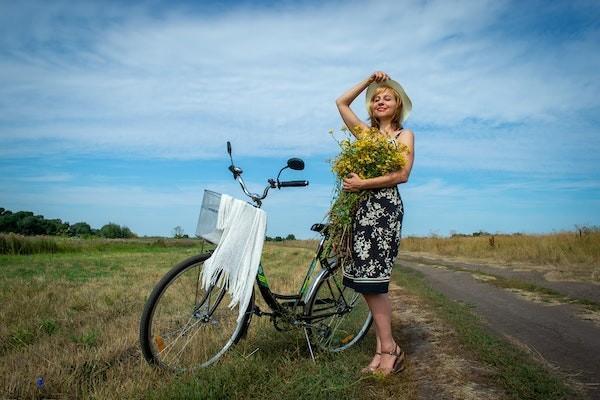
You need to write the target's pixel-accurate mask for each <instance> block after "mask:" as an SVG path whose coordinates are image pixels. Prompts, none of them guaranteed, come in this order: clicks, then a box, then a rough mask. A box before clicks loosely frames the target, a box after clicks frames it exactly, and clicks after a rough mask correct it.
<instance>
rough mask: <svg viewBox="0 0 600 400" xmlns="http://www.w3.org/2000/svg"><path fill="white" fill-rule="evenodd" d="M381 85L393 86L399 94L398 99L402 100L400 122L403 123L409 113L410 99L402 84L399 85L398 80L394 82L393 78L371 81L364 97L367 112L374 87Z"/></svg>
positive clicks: (410, 109)
mask: <svg viewBox="0 0 600 400" xmlns="http://www.w3.org/2000/svg"><path fill="white" fill-rule="evenodd" d="M381 86H389V87H391V88H393V89H394V90H396V91H397V92H398V94H399V95H400V99H401V100H402V116H401V121H400V123H404V121H406V119H407V118H408V116H409V115H410V112H411V111H412V101H411V100H410V97H408V95H407V94H406V92H405V91H404V88H403V87H402V85H400V84H399V83H398V82H396V81H395V80H393V79H388V80H385V81H381V82H373V83H371V84H370V85H369V86H368V87H367V94H366V99H365V100H366V106H367V112H369V111H370V110H371V99H372V98H373V94H374V93H375V89H377V88H378V87H381Z"/></svg>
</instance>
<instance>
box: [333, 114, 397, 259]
mask: <svg viewBox="0 0 600 400" xmlns="http://www.w3.org/2000/svg"><path fill="white" fill-rule="evenodd" d="M342 132H343V133H344V134H345V136H346V138H344V139H342V140H339V141H338V140H337V139H336V141H337V142H338V144H339V146H340V149H341V152H340V154H339V155H338V156H337V157H335V158H334V159H333V160H331V166H332V170H333V172H334V173H335V174H336V177H337V182H336V183H337V184H336V189H335V193H334V196H333V204H332V206H331V209H330V210H329V243H328V244H329V246H328V247H329V248H334V249H335V251H336V253H337V255H338V256H339V257H340V258H341V259H342V261H345V260H349V259H350V257H351V253H350V251H351V246H352V243H351V242H352V224H353V222H354V217H355V215H356V211H357V208H358V204H359V202H360V200H362V199H363V198H364V196H366V195H367V191H360V192H345V191H343V190H342V180H343V179H344V178H345V177H346V176H348V174H350V173H351V172H353V173H355V174H357V175H358V176H360V177H361V178H362V179H368V178H375V177H377V176H382V175H386V174H389V173H391V172H394V171H398V170H400V169H402V167H404V165H406V159H405V157H404V154H405V153H408V148H407V147H406V146H405V145H403V144H397V143H395V142H391V141H389V140H388V138H387V137H386V136H385V135H383V134H382V133H381V132H380V131H379V130H378V129H377V128H361V127H360V126H357V127H355V128H354V129H353V132H354V135H355V136H356V139H355V140H352V135H351V134H350V133H349V132H348V129H346V128H342ZM329 133H330V134H331V135H332V136H333V133H334V132H333V130H331V131H329ZM334 139H335V136H334Z"/></svg>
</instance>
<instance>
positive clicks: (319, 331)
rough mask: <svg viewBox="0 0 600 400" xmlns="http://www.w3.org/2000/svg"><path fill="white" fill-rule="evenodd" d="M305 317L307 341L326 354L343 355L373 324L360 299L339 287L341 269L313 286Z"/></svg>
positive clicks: (362, 299)
mask: <svg viewBox="0 0 600 400" xmlns="http://www.w3.org/2000/svg"><path fill="white" fill-rule="evenodd" d="M306 314H307V316H308V318H309V320H310V324H311V326H310V328H309V335H310V337H311V341H312V342H313V344H314V345H316V347H318V348H320V349H321V350H325V351H329V352H339V351H343V350H346V349H348V348H350V347H352V346H353V345H355V344H356V343H358V342H360V341H361V340H362V339H363V338H364V336H365V335H366V334H367V332H368V331H369V328H370V327H371V324H372V323H373V317H372V316H371V312H370V310H369V307H368V305H367V302H366V301H365V299H364V297H363V296H362V295H361V294H360V293H358V292H356V291H354V290H353V289H352V288H349V287H346V286H344V285H343V284H342V269H341V268H336V269H335V270H334V271H333V272H332V273H330V274H325V275H324V276H323V277H322V278H321V279H320V281H319V282H317V284H316V285H315V291H314V292H313V294H312V295H311V297H310V299H309V301H308V302H307V311H306Z"/></svg>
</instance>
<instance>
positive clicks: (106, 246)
mask: <svg viewBox="0 0 600 400" xmlns="http://www.w3.org/2000/svg"><path fill="white" fill-rule="evenodd" d="M203 246H204V247H205V248H208V247H211V245H209V244H207V243H203V241H202V240H200V239H164V238H138V239H103V238H98V237H91V238H86V239H82V238H70V237H61V236H23V235H16V234H14V233H9V234H0V254H8V255H29V254H42V253H50V254H55V253H89V252H109V253H114V252H131V251H135V252H155V251H161V250H162V249H165V248H178V249H181V248H197V249H201V248H202V247H203ZM213 247H214V246H213Z"/></svg>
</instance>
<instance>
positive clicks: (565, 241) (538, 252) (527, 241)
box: [400, 232, 600, 282]
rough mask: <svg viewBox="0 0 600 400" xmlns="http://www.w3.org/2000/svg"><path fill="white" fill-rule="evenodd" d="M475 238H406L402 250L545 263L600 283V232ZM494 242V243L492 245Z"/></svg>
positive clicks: (564, 273)
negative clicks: (580, 234)
mask: <svg viewBox="0 0 600 400" xmlns="http://www.w3.org/2000/svg"><path fill="white" fill-rule="evenodd" d="M491 238H492V236H478V237H450V238H439V237H406V238H403V239H402V242H401V245H400V249H401V251H409V252H425V253H431V254H438V255H441V256H450V257H460V258H466V259H480V260H488V261H493V262H497V263H502V264H508V265H511V264H528V265H537V266H548V267H551V268H549V269H550V270H555V273H557V274H559V275H561V276H562V277H564V278H567V279H569V278H572V279H578V280H586V281H597V282H600V232H590V233H587V234H584V235H582V236H579V235H577V234H576V233H575V232H562V233H554V234H547V235H494V236H493V242H492V241H491V240H492V239H491ZM492 243H493V245H492Z"/></svg>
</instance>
